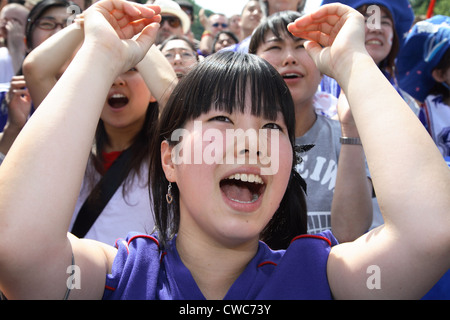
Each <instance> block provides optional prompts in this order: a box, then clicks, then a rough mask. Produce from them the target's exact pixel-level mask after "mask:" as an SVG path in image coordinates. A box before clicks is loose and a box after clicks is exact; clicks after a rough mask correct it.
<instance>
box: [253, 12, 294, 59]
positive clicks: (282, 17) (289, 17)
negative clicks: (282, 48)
mask: <svg viewBox="0 0 450 320" xmlns="http://www.w3.org/2000/svg"><path fill="white" fill-rule="evenodd" d="M301 16H302V14H300V13H298V12H296V11H281V12H277V13H274V14H273V15H271V16H270V17H269V18H267V19H265V20H263V21H262V22H261V23H260V24H259V26H258V27H257V28H256V29H255V31H254V32H253V35H252V38H251V41H250V45H249V50H248V52H249V53H251V54H256V52H257V51H258V48H259V47H260V46H261V45H262V44H263V43H265V38H266V35H267V33H268V32H269V31H270V32H272V33H273V34H274V35H275V37H277V38H278V39H283V38H285V37H290V38H292V39H298V38H297V37H295V36H294V35H293V34H292V33H290V32H289V31H288V29H287V26H288V24H289V23H291V22H294V21H295V20H296V19H298V18H300V17H301Z"/></svg>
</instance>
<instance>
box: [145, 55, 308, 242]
mask: <svg viewBox="0 0 450 320" xmlns="http://www.w3.org/2000/svg"><path fill="white" fill-rule="evenodd" d="M248 94H250V97H248V98H250V99H251V100H250V101H251V113H252V114H253V115H255V116H264V117H265V118H267V119H269V120H275V119H276V118H277V114H278V112H281V114H282V115H283V118H284V122H285V124H286V126H287V130H288V135H289V139H290V142H291V145H292V149H293V155H294V156H293V159H292V169H291V176H290V179H289V183H288V186H287V189H286V192H285V195H284V197H283V199H282V201H281V203H280V207H279V208H278V210H277V212H276V213H275V214H274V216H273V218H272V220H271V221H270V222H269V224H268V225H267V226H266V228H265V229H264V230H263V232H262V234H261V240H263V241H265V242H266V243H267V244H268V245H269V246H270V247H271V248H272V249H285V248H287V246H288V245H289V243H290V241H291V240H292V238H294V237H295V236H297V235H300V234H304V233H306V213H307V210H306V201H305V194H304V189H305V188H306V185H305V183H304V181H303V179H302V178H301V177H300V175H299V174H298V173H297V172H296V171H295V169H294V167H295V165H296V164H297V162H298V158H297V155H296V152H295V150H296V148H295V146H294V141H295V114H294V103H293V101H292V97H291V95H290V92H289V88H288V87H287V86H286V84H285V82H284V80H283V78H282V77H281V76H280V74H279V73H278V72H277V71H276V70H275V69H274V68H273V67H272V66H271V65H270V64H269V63H268V62H266V61H265V60H263V59H261V58H259V57H258V56H255V55H251V54H243V53H236V52H227V51H225V52H218V53H215V54H213V55H210V56H208V57H207V58H206V59H205V60H204V61H202V62H200V63H199V64H197V65H196V66H195V67H194V68H193V69H192V70H191V71H190V72H189V73H188V74H187V75H186V76H185V77H184V78H183V79H181V81H180V82H179V83H178V85H177V87H176V88H175V89H174V91H173V93H172V95H171V97H170V99H169V101H168V103H167V105H166V107H165V108H164V110H163V111H162V113H161V116H160V121H159V124H158V128H157V130H156V134H155V138H154V139H153V145H152V150H153V153H152V156H151V160H150V170H149V177H150V179H149V181H150V182H151V183H150V192H151V194H150V197H151V201H152V202H153V205H154V214H155V224H156V228H157V232H158V237H159V239H160V242H161V244H162V246H163V247H164V246H165V244H166V243H167V241H169V240H170V239H171V238H173V236H174V235H175V234H176V233H177V232H178V227H179V222H180V211H179V201H178V199H179V191H178V188H177V186H176V185H173V186H172V195H173V202H172V203H171V204H168V203H167V201H166V194H167V189H168V184H169V183H168V181H167V179H166V177H165V175H164V171H163V169H162V164H161V152H160V150H161V143H162V142H163V141H165V140H166V141H169V143H171V144H173V145H174V144H176V143H177V142H171V141H170V137H171V135H172V133H173V132H174V131H175V130H176V129H179V128H183V126H184V125H185V123H186V122H187V121H189V120H193V119H196V118H197V117H199V116H200V115H201V114H204V113H207V112H208V111H210V110H211V109H212V108H215V109H217V110H222V111H225V112H228V113H232V112H244V108H245V101H246V95H248Z"/></svg>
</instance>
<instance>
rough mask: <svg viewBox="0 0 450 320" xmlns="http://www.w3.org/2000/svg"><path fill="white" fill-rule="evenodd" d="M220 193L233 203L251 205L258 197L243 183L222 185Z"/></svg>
mask: <svg viewBox="0 0 450 320" xmlns="http://www.w3.org/2000/svg"><path fill="white" fill-rule="evenodd" d="M221 189H222V192H223V193H224V194H225V196H226V197H227V198H228V199H230V200H233V201H237V202H242V203H252V202H254V201H256V200H257V199H258V195H257V194H256V193H253V192H252V191H251V190H250V189H249V188H248V187H247V186H246V184H245V183H229V182H227V183H223V184H222V185H221Z"/></svg>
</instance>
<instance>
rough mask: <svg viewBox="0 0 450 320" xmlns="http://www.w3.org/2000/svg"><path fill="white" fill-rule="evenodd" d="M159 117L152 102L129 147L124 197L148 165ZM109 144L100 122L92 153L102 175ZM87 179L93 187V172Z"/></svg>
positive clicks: (157, 108) (87, 175)
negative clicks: (143, 167) (106, 146)
mask: <svg viewBox="0 0 450 320" xmlns="http://www.w3.org/2000/svg"><path fill="white" fill-rule="evenodd" d="M158 115H159V106H158V103H157V102H150V103H149V105H148V108H147V111H146V114H145V120H144V123H143V125H142V128H141V130H140V131H139V132H138V133H137V134H136V136H135V137H134V140H133V142H132V144H131V146H130V147H129V149H130V152H131V160H130V161H129V162H127V163H126V165H125V168H124V171H123V172H124V174H125V175H126V177H127V178H126V179H125V181H124V188H123V195H124V196H125V195H126V193H127V191H128V188H129V187H130V186H131V183H132V182H133V179H132V178H133V177H134V176H140V173H141V167H142V164H143V163H148V161H149V155H150V153H151V152H152V150H151V140H152V138H153V136H154V133H155V129H156V122H157V120H158ZM107 143H108V135H107V134H106V131H105V125H104V122H103V120H101V119H100V120H99V123H98V125H97V130H96V132H95V150H96V151H95V152H94V153H91V160H92V162H93V164H94V168H95V170H96V171H97V172H99V173H100V174H102V175H103V174H104V173H105V172H104V166H103V163H104V159H103V155H102V150H104V148H105V145H106V144H107ZM86 177H87V179H88V182H89V183H91V185H92V187H94V184H95V183H96V181H94V180H93V178H94V175H92V174H91V172H89V170H88V171H86Z"/></svg>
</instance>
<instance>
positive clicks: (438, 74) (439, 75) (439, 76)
mask: <svg viewBox="0 0 450 320" xmlns="http://www.w3.org/2000/svg"><path fill="white" fill-rule="evenodd" d="M431 76H432V77H433V79H434V80H436V81H437V82H441V83H442V82H444V81H445V78H444V71H443V70H441V69H434V70H433V71H432V72H431Z"/></svg>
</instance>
